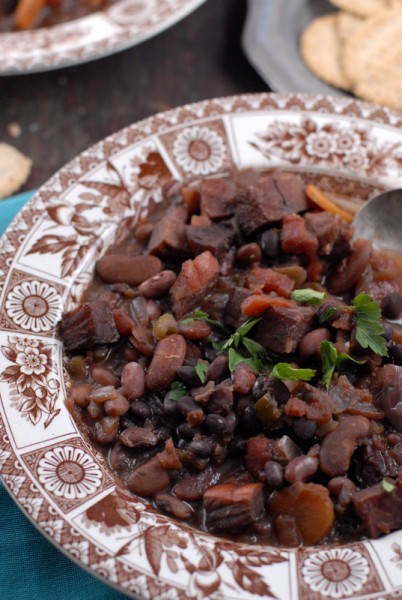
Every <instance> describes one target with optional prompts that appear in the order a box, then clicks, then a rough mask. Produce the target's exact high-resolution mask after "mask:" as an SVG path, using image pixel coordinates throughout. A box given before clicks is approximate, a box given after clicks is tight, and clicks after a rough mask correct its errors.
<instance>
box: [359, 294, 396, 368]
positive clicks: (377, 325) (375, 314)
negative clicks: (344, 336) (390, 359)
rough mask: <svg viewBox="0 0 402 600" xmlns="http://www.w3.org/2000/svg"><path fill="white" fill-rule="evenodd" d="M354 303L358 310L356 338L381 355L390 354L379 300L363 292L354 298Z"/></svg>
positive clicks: (365, 346)
mask: <svg viewBox="0 0 402 600" xmlns="http://www.w3.org/2000/svg"><path fill="white" fill-rule="evenodd" d="M353 304H354V306H355V311H356V340H357V341H358V342H359V344H360V346H361V347H362V348H370V350H372V351H373V352H375V353H376V354H379V355H380V356H388V352H387V345H386V342H385V338H384V336H383V334H384V328H383V326H382V325H381V308H380V305H379V304H378V302H376V301H375V300H373V299H372V298H371V297H370V296H369V295H368V294H366V293H365V292H361V293H360V294H359V295H358V296H356V297H355V298H354V299H353Z"/></svg>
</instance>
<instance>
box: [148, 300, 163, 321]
mask: <svg viewBox="0 0 402 600" xmlns="http://www.w3.org/2000/svg"><path fill="white" fill-rule="evenodd" d="M161 313H162V311H161V308H160V306H159V304H158V303H157V302H155V300H148V302H147V317H148V321H149V322H150V323H152V321H156V319H159V317H160V316H161Z"/></svg>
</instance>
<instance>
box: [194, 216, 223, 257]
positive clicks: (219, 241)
mask: <svg viewBox="0 0 402 600" xmlns="http://www.w3.org/2000/svg"><path fill="white" fill-rule="evenodd" d="M186 236H187V242H188V245H189V247H190V249H191V251H192V253H193V254H194V255H195V256H196V255H197V254H201V253H202V252H205V250H210V251H211V252H212V253H213V254H214V255H215V256H216V257H217V258H222V257H223V256H224V255H225V254H226V253H227V252H228V250H229V249H230V246H231V244H232V242H233V239H234V236H235V232H234V231H233V230H230V229H229V228H227V227H222V225H218V224H217V223H212V224H211V225H209V226H208V227H198V226H193V225H187V226H186Z"/></svg>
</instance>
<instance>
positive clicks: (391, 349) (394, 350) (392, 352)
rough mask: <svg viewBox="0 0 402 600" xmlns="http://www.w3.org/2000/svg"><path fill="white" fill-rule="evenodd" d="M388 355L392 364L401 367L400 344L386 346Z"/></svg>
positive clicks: (401, 348)
mask: <svg viewBox="0 0 402 600" xmlns="http://www.w3.org/2000/svg"><path fill="white" fill-rule="evenodd" d="M388 354H389V356H390V358H392V361H393V363H394V364H396V365H399V366H402V346H401V345H400V344H393V345H392V346H388Z"/></svg>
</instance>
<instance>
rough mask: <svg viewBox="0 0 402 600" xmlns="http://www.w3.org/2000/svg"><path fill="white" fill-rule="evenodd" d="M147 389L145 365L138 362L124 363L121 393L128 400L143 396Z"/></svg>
mask: <svg viewBox="0 0 402 600" xmlns="http://www.w3.org/2000/svg"><path fill="white" fill-rule="evenodd" d="M144 391H145V371H144V367H143V366H142V365H140V364H139V363H137V362H129V363H127V364H126V365H124V367H123V370H122V372H121V393H122V394H123V396H125V397H126V398H127V400H137V399H138V398H141V396H142V395H143V394H144Z"/></svg>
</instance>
